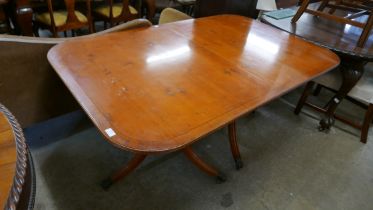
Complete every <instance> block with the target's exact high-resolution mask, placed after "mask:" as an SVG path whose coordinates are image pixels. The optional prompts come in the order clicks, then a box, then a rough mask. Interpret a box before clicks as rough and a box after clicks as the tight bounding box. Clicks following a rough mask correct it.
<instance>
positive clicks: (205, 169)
mask: <svg viewBox="0 0 373 210" xmlns="http://www.w3.org/2000/svg"><path fill="white" fill-rule="evenodd" d="M183 152H184V154H185V155H186V156H187V158H188V159H189V160H191V161H192V162H193V163H194V164H195V165H196V166H197V167H198V168H199V169H201V170H202V171H203V172H205V173H207V174H208V175H210V176H214V177H216V180H217V182H219V183H222V182H225V181H226V180H227V178H226V177H225V175H224V174H222V173H220V172H218V171H217V170H216V169H215V168H213V167H211V166H210V165H208V164H207V163H205V162H204V161H203V160H202V159H201V158H200V157H198V155H197V154H196V153H195V152H194V151H193V150H192V148H191V147H190V146H188V147H185V148H184V149H183Z"/></svg>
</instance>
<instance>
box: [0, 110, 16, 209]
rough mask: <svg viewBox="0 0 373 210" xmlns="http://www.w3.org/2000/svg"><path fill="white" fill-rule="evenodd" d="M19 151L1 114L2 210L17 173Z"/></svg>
mask: <svg viewBox="0 0 373 210" xmlns="http://www.w3.org/2000/svg"><path fill="white" fill-rule="evenodd" d="M16 161H17V150H16V144H15V139H14V135H13V130H12V127H11V126H10V124H9V122H8V119H7V118H6V117H5V116H4V114H3V113H2V112H0V208H4V207H5V204H6V202H7V200H8V196H9V193H10V191H11V188H12V185H13V179H14V176H15V173H16Z"/></svg>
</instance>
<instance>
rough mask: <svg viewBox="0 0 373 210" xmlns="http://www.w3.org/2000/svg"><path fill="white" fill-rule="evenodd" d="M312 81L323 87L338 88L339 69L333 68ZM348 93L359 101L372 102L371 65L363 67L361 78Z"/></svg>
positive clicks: (372, 70) (339, 84) (372, 71)
mask: <svg viewBox="0 0 373 210" xmlns="http://www.w3.org/2000/svg"><path fill="white" fill-rule="evenodd" d="M314 81H315V82H316V83H318V84H321V85H323V86H325V87H328V88H332V89H334V90H338V89H339V88H340V86H341V84H342V76H341V73H340V70H339V69H335V70H332V71H331V72H329V73H327V74H325V75H322V76H320V77H318V78H316V79H314ZM348 95H349V96H350V97H352V98H355V99H357V100H359V101H361V102H364V103H368V104H373V65H369V64H368V65H367V66H366V67H365V71H364V74H363V76H362V78H361V79H360V80H359V82H358V83H357V84H356V85H355V87H354V88H353V89H352V90H351V91H350V92H349V93H348Z"/></svg>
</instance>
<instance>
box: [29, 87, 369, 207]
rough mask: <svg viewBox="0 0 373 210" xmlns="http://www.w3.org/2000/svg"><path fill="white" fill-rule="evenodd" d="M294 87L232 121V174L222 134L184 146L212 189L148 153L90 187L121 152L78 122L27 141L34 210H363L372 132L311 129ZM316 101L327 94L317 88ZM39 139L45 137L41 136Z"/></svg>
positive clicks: (346, 108)
mask: <svg viewBox="0 0 373 210" xmlns="http://www.w3.org/2000/svg"><path fill="white" fill-rule="evenodd" d="M301 90H302V89H301V88H300V89H297V90H295V91H293V92H291V93H289V94H287V95H285V96H283V97H282V98H279V99H277V100H275V101H272V102H271V103H268V104H267V105H265V106H263V107H261V108H258V109H257V110H256V111H255V112H254V113H251V114H247V115H246V116H243V117H241V118H240V119H239V120H238V124H237V131H238V133H237V135H238V142H239V146H240V150H241V155H242V158H243V162H244V167H243V168H242V169H241V170H239V171H237V170H236V169H235V167H234V162H233V159H232V156H231V154H230V148H229V142H228V135H227V130H226V128H223V129H221V130H219V131H216V132H214V133H212V134H210V135H208V136H206V137H205V138H203V139H202V140H201V141H199V142H197V143H196V144H195V145H194V146H193V147H194V149H195V150H196V151H197V153H198V154H199V155H200V156H201V157H202V158H203V159H204V160H205V161H207V162H208V163H210V164H212V165H214V166H216V167H217V168H219V169H220V170H221V171H223V172H224V173H225V174H226V176H227V178H228V179H227V181H226V182H225V183H222V184H217V183H216V182H215V180H214V179H213V178H211V177H209V176H207V175H206V174H204V173H202V172H201V171H200V170H199V169H198V168H196V167H195V166H194V165H193V164H192V163H191V162H189V161H188V160H187V158H186V157H185V156H184V155H183V154H182V153H178V152H175V153H170V154H162V155H156V156H150V157H149V158H148V159H146V160H145V162H144V163H143V164H141V166H140V167H139V168H138V169H137V170H136V171H134V172H133V173H132V174H130V175H129V176H128V177H126V178H125V179H123V180H122V181H120V182H118V183H116V184H115V185H114V186H112V187H111V188H110V189H109V190H108V191H104V190H103V189H101V187H100V186H99V183H100V181H101V180H102V179H104V178H106V177H107V176H108V175H109V174H110V173H111V172H113V171H115V170H116V169H118V168H119V167H121V166H122V165H123V164H125V163H126V161H128V160H129V158H131V154H130V153H129V152H126V151H121V150H119V149H117V148H115V147H113V146H112V145H110V144H109V143H108V142H106V141H105V140H104V139H103V137H102V136H101V135H100V133H99V132H98V130H97V129H96V128H95V127H94V126H93V125H92V124H91V123H89V122H88V121H87V122H86V123H85V124H86V125H85V126H83V127H81V128H80V129H73V131H71V132H68V131H63V132H65V135H64V136H63V137H61V138H60V137H59V138H57V139H56V140H50V142H48V143H45V144H32V142H31V152H32V154H33V156H34V162H35V169H36V177H37V180H36V181H37V186H36V187H37V189H36V201H35V209H36V210H54V209H60V210H65V209H66V210H74V209H76V210H80V209H90V210H94V209H128V210H134V209H159V210H168V209H170V210H176V209H193V210H198V209H201V210H206V209H214V210H215V209H216V210H218V209H257V210H260V209H287V210H291V209H302V210H307V209H325V210H330V209H360V210H364V209H366V210H368V209H373V199H372V198H373V135H372V133H373V132H372V129H371V133H370V135H369V138H368V143H367V144H365V145H364V144H362V143H360V141H359V132H358V131H357V130H355V129H351V128H349V127H348V126H345V125H343V124H342V123H339V122H337V123H336V126H334V127H333V128H332V129H331V131H330V132H329V133H324V132H318V131H317V126H318V121H319V119H320V114H318V113H315V112H314V111H311V110H309V109H306V108H305V109H304V110H303V112H302V113H301V114H300V115H299V116H296V115H294V114H293V110H294V104H295V103H296V102H297V100H298V98H299V96H300V93H301ZM323 97H324V98H325V97H328V94H327V93H324V91H323V93H322V96H321V98H323ZM313 100H316V102H317V100H318V99H314V98H313ZM339 111H340V112H345V113H349V114H351V113H353V114H352V115H356V117H359V119H361V118H362V116H363V114H364V110H360V109H358V108H356V107H354V106H352V105H351V104H349V103H347V102H346V103H344V104H343V106H342V107H341V109H340V110H339ZM65 124H66V123H65ZM68 124H74V123H73V122H71V123H68ZM58 126H59V125H58V123H56V125H55V129H57V130H63V128H61V127H58ZM60 126H61V125H60ZM26 131H27V132H26V135H27V133H29V134H30V133H33V134H35V133H41V134H40V136H41V137H40V139H41V138H43V137H42V135H43V134H42V133H43V132H45V127H42V126H41V127H40V126H39V127H38V126H35V127H33V128H29V129H26ZM52 136H53V135H52ZM35 138H36V137H35ZM45 139H46V137H45V136H44V141H45ZM48 139H53V137H51V134H50V132H49V136H48ZM29 141H30V140H29ZM31 141H32V138H31Z"/></svg>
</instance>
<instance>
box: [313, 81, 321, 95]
mask: <svg viewBox="0 0 373 210" xmlns="http://www.w3.org/2000/svg"><path fill="white" fill-rule="evenodd" d="M321 89H322V85H320V84H317V86H316V89H315V90H314V91H313V95H314V96H318V95H320V92H321Z"/></svg>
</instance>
